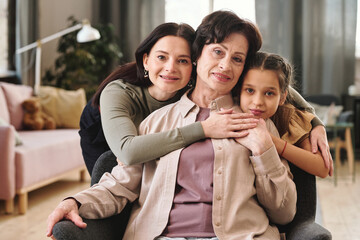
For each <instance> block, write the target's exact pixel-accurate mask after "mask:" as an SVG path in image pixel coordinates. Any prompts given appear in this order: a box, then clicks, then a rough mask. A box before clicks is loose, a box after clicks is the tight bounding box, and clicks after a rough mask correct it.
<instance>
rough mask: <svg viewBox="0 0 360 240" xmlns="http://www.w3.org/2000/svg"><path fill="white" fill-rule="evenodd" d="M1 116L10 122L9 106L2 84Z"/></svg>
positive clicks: (0, 94)
mask: <svg viewBox="0 0 360 240" xmlns="http://www.w3.org/2000/svg"><path fill="white" fill-rule="evenodd" d="M0 84H1V83H0ZM0 118H2V119H3V120H4V121H5V122H7V123H9V122H10V115H9V110H8V107H7V102H6V98H5V94H4V92H3V90H2V88H1V86H0Z"/></svg>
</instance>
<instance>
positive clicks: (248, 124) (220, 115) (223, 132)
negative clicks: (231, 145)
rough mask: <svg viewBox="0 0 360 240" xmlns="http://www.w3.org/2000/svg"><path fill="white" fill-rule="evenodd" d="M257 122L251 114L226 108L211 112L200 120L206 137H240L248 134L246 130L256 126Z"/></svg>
mask: <svg viewBox="0 0 360 240" xmlns="http://www.w3.org/2000/svg"><path fill="white" fill-rule="evenodd" d="M258 122H259V120H258V119H256V118H254V115H252V114H249V113H238V112H234V111H233V110H232V109H227V110H221V111H219V112H216V113H212V114H211V115H210V117H209V118H207V119H206V120H205V121H201V125H202V127H203V129H204V133H205V137H208V138H241V137H244V136H246V135H248V131H247V130H248V129H251V128H254V127H256V126H257V123H258Z"/></svg>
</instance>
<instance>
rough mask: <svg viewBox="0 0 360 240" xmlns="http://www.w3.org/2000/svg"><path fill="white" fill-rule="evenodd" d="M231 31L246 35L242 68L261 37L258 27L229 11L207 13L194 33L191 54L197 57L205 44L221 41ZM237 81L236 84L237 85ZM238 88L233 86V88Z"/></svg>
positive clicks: (254, 51)
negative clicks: (246, 47) (246, 46)
mask: <svg viewBox="0 0 360 240" xmlns="http://www.w3.org/2000/svg"><path fill="white" fill-rule="evenodd" d="M232 33H240V34H242V35H244V37H246V39H247V41H248V44H249V49H248V52H247V57H246V62H245V67H244V70H245V69H246V67H247V62H248V61H249V60H251V59H252V58H253V57H254V55H255V53H256V52H257V51H259V49H260V48H261V45H262V37H261V34H260V31H259V29H258V28H257V26H256V25H255V24H253V23H252V22H250V21H248V20H245V19H242V18H240V17H239V16H237V15H236V14H235V13H233V12H231V11H223V10H220V11H215V12H213V13H211V14H209V15H207V16H206V17H205V18H204V19H203V20H202V22H201V24H200V25H199V27H198V28H197V30H196V33H195V40H194V43H193V45H192V54H193V56H194V58H195V59H198V58H199V57H200V55H201V52H202V50H203V48H204V46H205V44H211V43H221V42H222V41H224V40H225V38H226V37H228V36H229V35H231V34H232ZM239 82H240V81H238V83H237V85H239ZM236 88H238V86H235V87H234V89H236Z"/></svg>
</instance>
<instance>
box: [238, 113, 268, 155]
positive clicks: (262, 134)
mask: <svg viewBox="0 0 360 240" xmlns="http://www.w3.org/2000/svg"><path fill="white" fill-rule="evenodd" d="M248 132H249V134H248V135H247V136H246V137H243V138H236V139H235V141H237V142H238V143H240V144H241V145H243V146H244V147H246V148H247V149H249V150H250V151H251V152H252V154H253V155H254V156H259V155H261V154H263V153H264V152H265V151H267V150H268V149H269V148H271V146H273V141H272V139H271V135H270V133H269V132H268V130H267V128H266V123H265V121H264V119H262V118H261V119H259V124H258V125H257V127H256V128H252V129H249V130H248Z"/></svg>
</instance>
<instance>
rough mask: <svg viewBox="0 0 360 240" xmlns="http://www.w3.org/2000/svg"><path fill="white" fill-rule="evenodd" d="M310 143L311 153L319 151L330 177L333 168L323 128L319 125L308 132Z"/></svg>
mask: <svg viewBox="0 0 360 240" xmlns="http://www.w3.org/2000/svg"><path fill="white" fill-rule="evenodd" d="M310 142H311V149H312V152H313V153H316V152H317V151H318V150H319V149H320V152H321V155H322V157H323V159H324V163H325V166H326V168H327V169H329V175H330V176H332V175H333V171H334V166H333V160H332V157H331V153H330V148H329V143H328V140H327V136H326V130H325V127H324V126H321V125H319V126H316V127H315V128H313V130H312V131H311V132H310Z"/></svg>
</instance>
